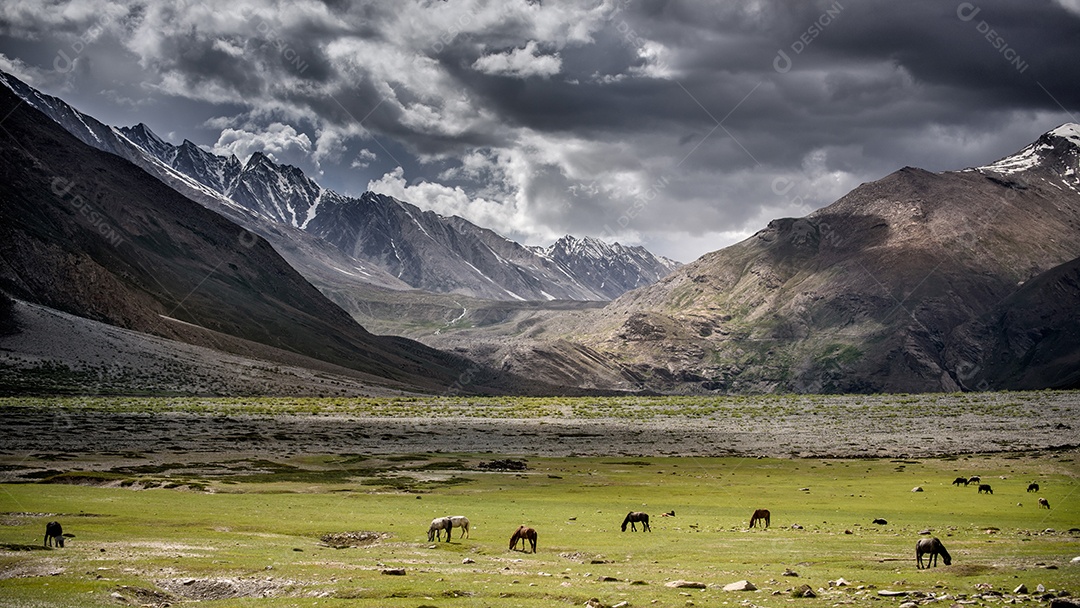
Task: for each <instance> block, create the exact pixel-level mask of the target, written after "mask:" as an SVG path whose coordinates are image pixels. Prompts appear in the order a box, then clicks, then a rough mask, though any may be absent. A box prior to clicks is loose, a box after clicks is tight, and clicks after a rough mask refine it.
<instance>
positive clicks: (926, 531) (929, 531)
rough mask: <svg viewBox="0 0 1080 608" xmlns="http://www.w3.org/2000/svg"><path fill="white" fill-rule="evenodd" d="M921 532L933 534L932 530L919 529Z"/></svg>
mask: <svg viewBox="0 0 1080 608" xmlns="http://www.w3.org/2000/svg"><path fill="white" fill-rule="evenodd" d="M919 534H933V531H931V530H919Z"/></svg>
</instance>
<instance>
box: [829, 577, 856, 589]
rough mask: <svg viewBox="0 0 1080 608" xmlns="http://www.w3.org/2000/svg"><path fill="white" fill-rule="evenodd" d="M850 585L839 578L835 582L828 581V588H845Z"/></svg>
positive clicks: (842, 578)
mask: <svg viewBox="0 0 1080 608" xmlns="http://www.w3.org/2000/svg"><path fill="white" fill-rule="evenodd" d="M850 584H851V583H849V582H847V581H846V580H844V577H840V578H838V579H836V580H835V581H829V586H830V587H847V586H848V585H850Z"/></svg>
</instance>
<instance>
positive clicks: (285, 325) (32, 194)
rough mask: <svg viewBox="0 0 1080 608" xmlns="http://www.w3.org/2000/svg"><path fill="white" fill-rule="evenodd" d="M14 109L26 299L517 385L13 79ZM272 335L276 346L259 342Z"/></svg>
mask: <svg viewBox="0 0 1080 608" xmlns="http://www.w3.org/2000/svg"><path fill="white" fill-rule="evenodd" d="M0 116H3V117H4V119H3V122H2V123H0V127H2V128H0V211H2V216H0V288H2V289H4V290H5V291H8V292H9V293H11V294H12V295H14V296H16V297H18V298H21V299H25V300H27V301H30V302H34V303H38V304H43V305H46V306H49V307H52V308H56V309H59V310H62V311H65V312H69V313H72V314H76V315H79V316H84V317H87V318H90V319H93V320H98V321H103V322H106V323H109V324H113V325H117V326H120V327H123V328H127V329H132V330H136V331H140V332H146V333H151V334H156V335H159V336H163V337H168V338H173V339H176V340H180V341H184V342H188V343H191V344H197V345H202V346H209V347H211V348H215V349H219V350H223V351H226V352H232V353H236V354H241V355H245V356H257V357H267V358H270V359H274V358H275V356H277V355H275V353H279V354H280V353H281V352H292V353H297V354H299V355H302V356H304V357H308V358H312V359H317V360H319V361H324V362H327V363H329V364H332V365H334V366H340V367H343V368H348V369H351V370H354V371H356V372H358V373H360V374H363V376H364V377H365V378H373V377H374V378H378V379H382V380H381V381H383V382H385V383H387V384H388V385H393V386H396V387H399V388H416V389H421V390H425V391H430V392H440V391H445V390H448V389H450V388H451V387H457V390H464V391H470V392H471V391H480V392H488V391H491V390H500V391H507V390H514V389H515V388H516V385H515V384H514V382H513V380H507V379H505V378H504V377H503V376H501V375H498V374H495V373H493V372H491V371H490V370H487V369H485V368H482V367H481V366H478V365H476V364H474V363H472V362H470V361H468V360H466V359H463V358H461V357H458V356H454V355H449V354H447V353H443V352H440V351H437V350H434V349H431V348H428V347H426V346H423V345H422V344H419V343H416V342H412V341H409V340H404V339H400V338H393V337H381V336H374V335H372V334H370V333H368V332H367V331H365V330H364V329H363V328H362V327H360V326H359V325H357V324H356V323H355V322H354V321H353V320H352V319H351V318H350V317H349V315H348V314H346V313H345V312H344V311H343V310H341V309H340V308H338V307H337V306H336V305H334V304H332V303H331V302H330V301H329V300H327V299H326V298H325V297H323V296H322V294H320V293H319V292H318V290H316V289H315V288H314V287H312V286H311V285H310V284H309V283H308V282H307V281H305V280H304V279H303V278H302V277H301V276H300V275H299V274H298V273H297V272H295V271H294V270H293V269H292V268H291V267H289V265H288V264H287V263H285V261H284V260H283V259H282V258H281V257H280V256H279V255H278V254H277V253H276V252H275V251H274V250H273V249H272V248H271V247H270V246H269V245H268V244H267V243H266V241H264V240H263V239H261V238H258V237H255V236H253V235H251V234H250V233H248V232H246V231H244V230H242V229H240V228H239V227H237V226H236V225H235V224H232V223H231V222H229V221H228V220H226V219H224V218H222V217H221V216H219V215H217V214H215V213H213V212H211V211H208V210H206V209H205V208H203V207H201V206H200V205H197V204H195V203H193V202H191V201H189V200H188V199H186V198H184V197H183V196H182V195H180V194H178V193H177V192H176V191H174V190H172V189H171V188H169V187H168V186H166V185H164V184H162V183H161V182H160V181H158V180H156V179H154V178H153V177H151V176H149V175H148V174H146V173H145V172H143V171H142V170H141V169H139V168H137V167H135V166H134V165H132V164H130V163H128V162H127V161H125V160H122V159H120V158H118V157H116V156H113V155H111V154H108V153H105V152H101V151H98V150H95V149H93V148H90V147H88V146H86V145H84V144H82V143H81V142H79V141H77V140H76V139H75V138H73V137H72V136H71V135H70V134H69V133H67V132H66V131H64V130H63V129H62V128H61V127H60V126H58V125H57V124H56V123H54V122H53V121H52V120H50V119H48V118H47V117H45V116H44V115H42V114H41V113H39V112H38V111H37V110H34V109H33V108H31V107H30V106H28V105H26V104H24V103H22V102H21V101H19V99H18V98H16V97H15V96H14V95H13V94H12V93H11V92H10V91H9V90H7V89H6V88H0ZM204 328H205V329H204ZM207 330H209V331H207ZM259 345H264V346H268V347H271V348H267V349H265V352H255V353H253V352H250V351H252V350H260V348H261V347H260V346H259ZM279 358H280V357H279ZM464 375H467V376H468V379H469V382H468V383H467V384H468V386H465V387H461V386H459V385H461V384H462V383H461V381H460V378H462V377H463V376H464ZM494 385H497V386H498V388H493V386H494Z"/></svg>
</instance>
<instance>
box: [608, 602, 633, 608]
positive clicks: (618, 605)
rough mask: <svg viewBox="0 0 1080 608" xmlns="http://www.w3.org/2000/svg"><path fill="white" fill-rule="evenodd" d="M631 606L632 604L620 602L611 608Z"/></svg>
mask: <svg viewBox="0 0 1080 608" xmlns="http://www.w3.org/2000/svg"><path fill="white" fill-rule="evenodd" d="M629 605H630V602H627V601H622V602H619V603H618V604H612V605H611V608H626V607H627V606H629Z"/></svg>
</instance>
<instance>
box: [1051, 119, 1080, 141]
mask: <svg viewBox="0 0 1080 608" xmlns="http://www.w3.org/2000/svg"><path fill="white" fill-rule="evenodd" d="M1047 135H1053V136H1055V137H1061V138H1064V139H1067V140H1069V142H1070V143H1072V144H1073V145H1074V146H1078V147H1080V125H1078V124H1076V123H1075V122H1067V123H1065V124H1063V125H1061V126H1060V127H1058V128H1056V129H1054V130H1052V131H1049V132H1048V133H1047Z"/></svg>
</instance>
